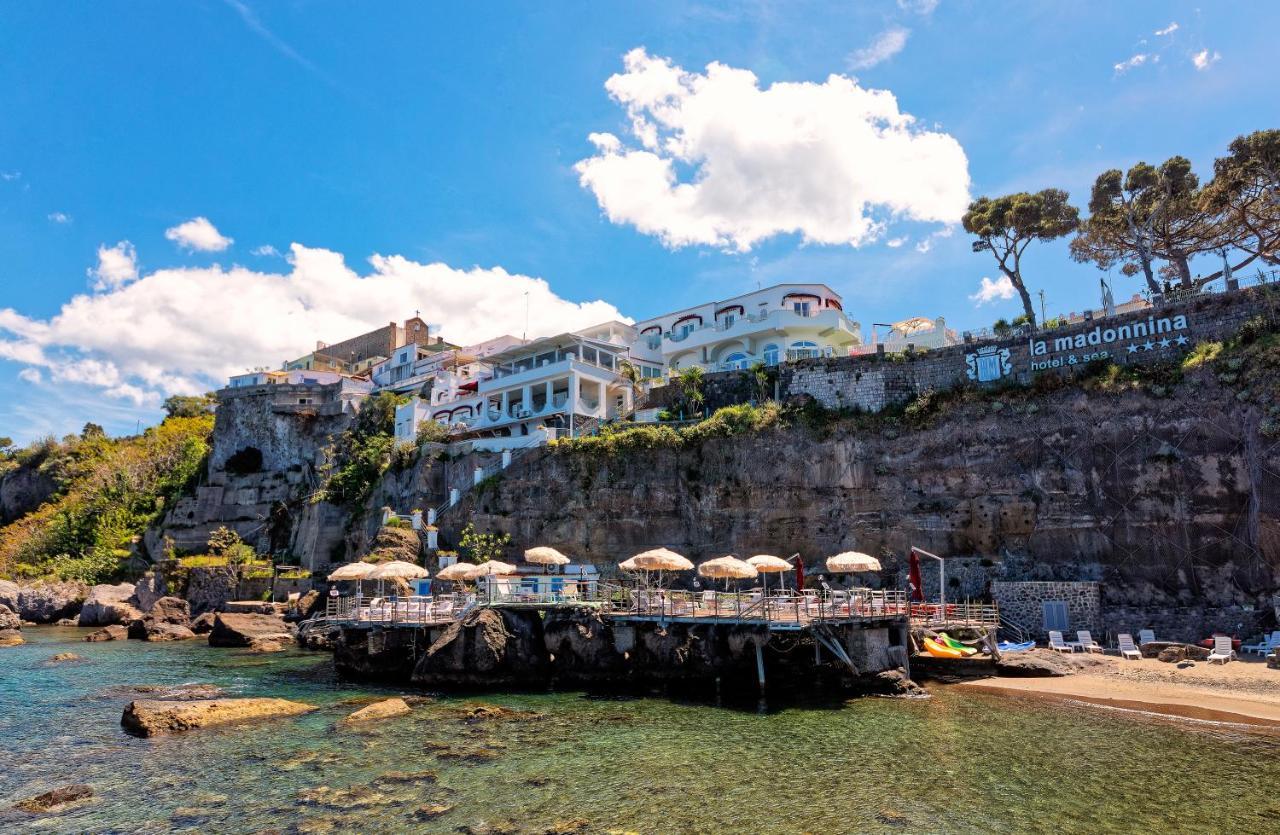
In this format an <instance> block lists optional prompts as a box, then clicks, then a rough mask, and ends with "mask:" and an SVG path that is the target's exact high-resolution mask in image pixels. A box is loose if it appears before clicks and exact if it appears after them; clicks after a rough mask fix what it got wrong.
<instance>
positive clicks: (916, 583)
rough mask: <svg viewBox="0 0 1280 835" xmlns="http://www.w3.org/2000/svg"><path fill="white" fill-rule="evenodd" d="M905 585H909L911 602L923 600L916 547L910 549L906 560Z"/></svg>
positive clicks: (922, 587) (921, 601)
mask: <svg viewBox="0 0 1280 835" xmlns="http://www.w3.org/2000/svg"><path fill="white" fill-rule="evenodd" d="M907 585H909V586H910V587H911V602H912V603H923V602H924V581H922V580H921V579H920V556H919V555H918V554H916V549H915V548H912V549H911V558H910V559H909V560H908V561H907Z"/></svg>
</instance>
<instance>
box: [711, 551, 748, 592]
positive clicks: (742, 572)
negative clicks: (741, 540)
mask: <svg viewBox="0 0 1280 835" xmlns="http://www.w3.org/2000/svg"><path fill="white" fill-rule="evenodd" d="M759 573H760V572H758V571H756V567H755V566H754V565H752V564H751V563H749V562H744V561H743V560H740V559H738V558H737V557H735V556H733V555H732V554H730V555H729V556H726V557H716V558H715V559H714V560H707V561H706V562H704V563H702V564H701V565H699V566H698V576H700V577H706V578H708V579H710V580H724V587H725V589H726V590H727V589H728V588H729V581H730V580H749V579H751V578H752V577H756V576H759Z"/></svg>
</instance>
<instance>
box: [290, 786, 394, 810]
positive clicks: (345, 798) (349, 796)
mask: <svg viewBox="0 0 1280 835" xmlns="http://www.w3.org/2000/svg"><path fill="white" fill-rule="evenodd" d="M298 802H299V803H303V804H306V805H308V806H323V807H325V808H328V809H355V808H360V807H368V806H381V805H382V804H384V803H388V802H390V799H389V798H388V797H387V796H386V795H385V794H383V793H382V792H379V791H377V790H375V789H371V788H369V787H368V786H352V787H351V788H348V789H335V788H333V787H331V786H316V787H314V788H310V789H303V790H302V791H300V792H298Z"/></svg>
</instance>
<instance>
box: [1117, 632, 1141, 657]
mask: <svg viewBox="0 0 1280 835" xmlns="http://www.w3.org/2000/svg"><path fill="white" fill-rule="evenodd" d="M1119 641H1120V657H1121V658H1125V659H1128V658H1133V659H1139V658H1142V653H1141V652H1140V651H1139V650H1138V648H1137V647H1136V646H1134V645H1133V636H1132V635H1130V634H1129V633H1128V632H1121V633H1120V637H1119Z"/></svg>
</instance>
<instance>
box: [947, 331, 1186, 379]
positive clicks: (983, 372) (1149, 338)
mask: <svg viewBox="0 0 1280 835" xmlns="http://www.w3.org/2000/svg"><path fill="white" fill-rule="evenodd" d="M1187 327H1188V322H1187V317H1186V316H1185V315H1182V314H1179V315H1177V316H1162V317H1156V316H1150V317H1148V318H1147V319H1145V320H1141V321H1137V322H1127V323H1125V324H1123V325H1112V326H1108V325H1106V324H1099V325H1097V326H1095V327H1094V328H1093V330H1089V331H1081V332H1080V333H1076V334H1071V335H1063V336H1049V337H1046V338H1044V339H1032V340H1029V341H1028V342H1027V351H1028V353H1029V354H1030V355H1031V370H1032V371H1047V370H1049V369H1051V368H1063V367H1066V366H1071V365H1082V364H1084V363H1087V362H1092V361H1094V360H1105V359H1110V358H1112V357H1113V356H1125V357H1128V356H1130V355H1132V354H1138V353H1141V352H1144V351H1156V350H1161V351H1162V350H1164V349H1166V348H1169V347H1170V346H1173V345H1176V346H1178V347H1183V346H1185V345H1188V344H1190V342H1191V340H1190V339H1188V338H1187V334H1186V330H1187ZM964 359H965V365H966V368H965V372H966V374H967V376H968V377H969V379H970V380H973V381H975V382H978V383H988V382H993V381H996V380H1001V379H1003V378H1005V377H1009V376H1012V375H1013V363H1012V362H1011V361H1010V359H1011V358H1010V354H1009V349H1008V348H1000V347H997V346H995V345H984V346H983V347H981V348H978V349H977V350H976V351H974V352H972V353H969V354H965V357H964Z"/></svg>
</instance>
